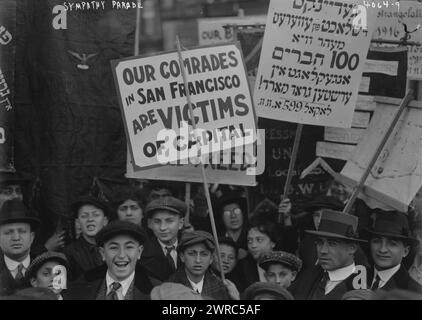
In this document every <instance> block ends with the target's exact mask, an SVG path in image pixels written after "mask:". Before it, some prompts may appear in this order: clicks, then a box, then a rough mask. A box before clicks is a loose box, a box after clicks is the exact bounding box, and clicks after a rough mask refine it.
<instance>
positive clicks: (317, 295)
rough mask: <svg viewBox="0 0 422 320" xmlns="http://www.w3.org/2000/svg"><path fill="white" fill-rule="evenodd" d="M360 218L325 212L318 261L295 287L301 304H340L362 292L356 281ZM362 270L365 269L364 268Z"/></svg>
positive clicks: (318, 232)
mask: <svg viewBox="0 0 422 320" xmlns="http://www.w3.org/2000/svg"><path fill="white" fill-rule="evenodd" d="M357 226H358V218H357V217H356V216H353V215H350V214H345V213H342V212H339V211H334V210H329V209H323V210H322V212H321V216H320V221H319V224H318V226H317V229H316V231H315V230H306V232H307V233H309V234H311V235H313V236H314V241H315V245H316V249H317V256H318V261H317V264H318V265H316V266H313V267H310V268H309V269H308V270H304V271H303V272H302V273H301V274H300V275H299V277H298V278H297V280H296V281H295V282H294V283H293V284H292V285H291V287H290V291H291V292H292V293H293V295H294V297H295V299H297V300H340V299H341V297H342V296H343V295H344V294H345V293H346V292H348V291H351V290H353V289H359V288H358V287H356V288H355V286H357V284H356V283H358V281H354V279H355V277H356V276H359V275H360V273H359V272H358V269H357V268H356V267H357V266H356V265H355V253H356V250H357V247H358V245H357V243H358V242H365V241H364V240H361V239H359V237H358V234H357ZM360 268H364V267H363V266H360Z"/></svg>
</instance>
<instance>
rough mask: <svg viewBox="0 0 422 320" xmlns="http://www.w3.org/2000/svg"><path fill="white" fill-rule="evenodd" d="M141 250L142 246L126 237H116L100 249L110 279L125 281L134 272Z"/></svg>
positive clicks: (131, 238)
mask: <svg viewBox="0 0 422 320" xmlns="http://www.w3.org/2000/svg"><path fill="white" fill-rule="evenodd" d="M142 250H143V246H142V245H140V244H139V242H138V241H137V240H136V239H134V238H133V237H131V236H127V235H119V236H116V237H114V238H112V239H110V240H108V241H107V242H106V243H105V244H104V246H103V247H100V253H101V256H102V258H103V261H105V263H106V264H107V267H108V271H109V273H110V275H111V277H112V278H113V279H114V280H116V281H123V280H125V279H126V278H127V277H129V276H130V275H131V274H132V272H134V271H135V267H136V263H137V261H138V260H139V259H140V258H141V254H142Z"/></svg>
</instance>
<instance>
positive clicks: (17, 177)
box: [0, 172, 32, 185]
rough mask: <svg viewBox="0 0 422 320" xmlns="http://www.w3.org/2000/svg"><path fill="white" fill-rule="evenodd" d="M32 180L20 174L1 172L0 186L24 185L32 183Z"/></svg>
mask: <svg viewBox="0 0 422 320" xmlns="http://www.w3.org/2000/svg"><path fill="white" fill-rule="evenodd" d="M31 180H32V178H30V177H29V176H26V175H24V174H22V173H18V172H0V185H2V184H22V183H27V182H30V181H31Z"/></svg>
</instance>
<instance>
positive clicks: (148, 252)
mask: <svg viewBox="0 0 422 320" xmlns="http://www.w3.org/2000/svg"><path fill="white" fill-rule="evenodd" d="M186 210H187V208H186V205H185V203H184V202H183V201H181V200H179V199H177V198H174V197H169V196H165V197H160V198H157V199H155V200H152V201H151V202H150V203H148V205H147V206H146V208H145V215H146V217H147V219H148V228H149V229H150V230H151V231H152V234H151V236H150V237H148V240H147V241H146V243H145V247H144V251H143V252H142V257H141V265H142V266H143V267H144V268H145V269H146V270H147V272H148V274H149V276H150V277H151V278H152V279H153V282H154V284H156V285H158V284H160V283H162V282H163V281H166V280H167V279H168V278H169V277H170V275H172V274H173V273H174V272H175V271H176V269H177V268H178V266H179V265H180V259H179V256H178V252H177V248H178V244H179V239H178V238H179V233H180V230H182V228H183V223H184V216H185V214H186Z"/></svg>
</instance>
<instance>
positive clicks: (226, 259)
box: [213, 244, 237, 274]
mask: <svg viewBox="0 0 422 320" xmlns="http://www.w3.org/2000/svg"><path fill="white" fill-rule="evenodd" d="M214 254H215V255H216V254H217V250H216V251H215V252H214ZM220 255H221V263H222V265H223V272H224V274H226V273H229V272H231V271H233V269H234V267H235V266H236V262H237V260H236V250H235V249H234V248H233V247H232V246H229V245H227V244H221V245H220ZM213 266H214V268H215V269H217V270H220V266H219V264H218V260H217V256H215V258H214V262H213Z"/></svg>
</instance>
